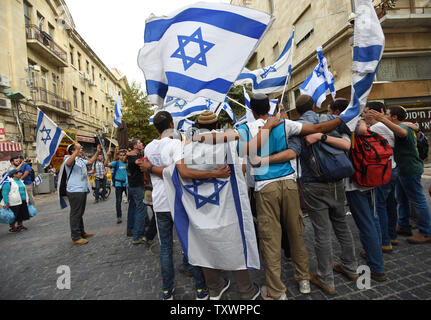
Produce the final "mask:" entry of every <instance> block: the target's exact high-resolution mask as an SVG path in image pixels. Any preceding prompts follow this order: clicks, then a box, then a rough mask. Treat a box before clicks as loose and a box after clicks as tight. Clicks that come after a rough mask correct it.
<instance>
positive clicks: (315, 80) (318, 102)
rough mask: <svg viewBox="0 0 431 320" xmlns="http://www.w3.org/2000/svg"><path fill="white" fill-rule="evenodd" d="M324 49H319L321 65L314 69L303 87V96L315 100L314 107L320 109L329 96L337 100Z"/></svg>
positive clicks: (318, 56) (318, 55)
mask: <svg viewBox="0 0 431 320" xmlns="http://www.w3.org/2000/svg"><path fill="white" fill-rule="evenodd" d="M322 50H323V49H322V47H318V48H317V50H316V51H317V59H318V60H319V64H318V65H317V66H316V68H314V70H313V72H312V73H311V74H310V76H309V77H308V78H307V80H305V82H304V83H303V84H302V85H301V87H300V90H301V94H306V95H309V96H310V97H312V98H313V100H314V105H315V106H316V107H318V108H320V107H321V106H322V103H323V101H325V100H326V96H327V95H328V94H331V95H332V98H333V99H335V94H336V92H335V86H334V82H335V81H334V76H333V75H332V73H331V72H330V71H329V68H328V61H327V60H326V58H325V57H324V56H323V51H322Z"/></svg>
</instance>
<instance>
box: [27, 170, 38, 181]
mask: <svg viewBox="0 0 431 320" xmlns="http://www.w3.org/2000/svg"><path fill="white" fill-rule="evenodd" d="M29 176H30V179H31V182H34V180H36V174H35V173H34V170H33V168H30V174H29Z"/></svg>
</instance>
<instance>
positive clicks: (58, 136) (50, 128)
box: [36, 108, 66, 169]
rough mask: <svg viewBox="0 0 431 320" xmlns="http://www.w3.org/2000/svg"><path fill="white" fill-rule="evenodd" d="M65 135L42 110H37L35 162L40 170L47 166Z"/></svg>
mask: <svg viewBox="0 0 431 320" xmlns="http://www.w3.org/2000/svg"><path fill="white" fill-rule="evenodd" d="M65 134H66V133H65V132H64V131H63V130H61V128H60V127H59V126H57V125H56V124H55V123H54V122H53V121H52V120H51V119H50V118H48V117H47V116H46V115H45V114H44V113H43V112H42V110H40V109H39V108H38V109H37V126H36V160H37V161H38V162H39V163H40V164H41V166H42V168H44V169H45V168H46V167H47V166H48V165H49V163H50V162H51V159H52V157H53V156H54V155H55V152H56V151H57V148H58V146H59V145H60V142H61V140H62V139H63V137H64V135H65Z"/></svg>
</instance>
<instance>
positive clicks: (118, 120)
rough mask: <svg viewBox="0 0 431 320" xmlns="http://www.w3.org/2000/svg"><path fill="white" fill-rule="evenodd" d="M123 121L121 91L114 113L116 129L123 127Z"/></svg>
mask: <svg viewBox="0 0 431 320" xmlns="http://www.w3.org/2000/svg"><path fill="white" fill-rule="evenodd" d="M122 121H123V107H122V105H121V91H120V90H119V91H118V97H117V101H116V102H115V112H114V128H118V127H119V126H121V122H122Z"/></svg>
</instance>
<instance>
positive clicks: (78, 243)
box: [72, 239, 88, 245]
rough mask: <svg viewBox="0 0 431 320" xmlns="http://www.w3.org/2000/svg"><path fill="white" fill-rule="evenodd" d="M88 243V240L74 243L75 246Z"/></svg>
mask: <svg viewBox="0 0 431 320" xmlns="http://www.w3.org/2000/svg"><path fill="white" fill-rule="evenodd" d="M87 243H88V240H85V239H79V240H77V241H73V242H72V244H73V245H84V244H87Z"/></svg>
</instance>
